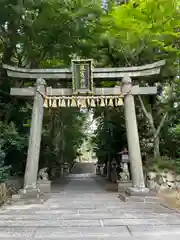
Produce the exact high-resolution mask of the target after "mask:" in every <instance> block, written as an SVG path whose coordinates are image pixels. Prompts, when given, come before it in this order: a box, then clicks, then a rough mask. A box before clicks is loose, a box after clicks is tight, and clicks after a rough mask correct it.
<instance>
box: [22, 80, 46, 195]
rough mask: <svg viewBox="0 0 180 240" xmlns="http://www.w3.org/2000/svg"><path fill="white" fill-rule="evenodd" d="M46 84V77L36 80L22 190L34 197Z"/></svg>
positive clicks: (35, 193)
mask: <svg viewBox="0 0 180 240" xmlns="http://www.w3.org/2000/svg"><path fill="white" fill-rule="evenodd" d="M45 84H46V82H45V80H44V79H41V78H39V79H37V81H36V93H35V97H34V104H33V110H32V120H31V128H30V136H29V146H28V153H27V161H26V170H25V176H24V189H23V190H22V191H21V192H23V193H24V194H27V193H28V195H33V196H34V197H35V196H37V194H38V193H39V189H38V188H37V185H36V181H37V175H38V166H39V154H40V145H41V131H42V123H43V114H44V108H43V102H44V100H43V96H42V94H44V93H45Z"/></svg>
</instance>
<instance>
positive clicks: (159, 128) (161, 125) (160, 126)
mask: <svg viewBox="0 0 180 240" xmlns="http://www.w3.org/2000/svg"><path fill="white" fill-rule="evenodd" d="M167 116H168V113H167V112H166V113H165V114H164V116H163V117H162V119H161V122H160V124H159V126H158V128H157V130H156V133H155V136H154V141H155V140H156V138H157V137H158V136H159V133H160V131H161V129H162V127H163V125H164V122H165V120H166V119H167Z"/></svg>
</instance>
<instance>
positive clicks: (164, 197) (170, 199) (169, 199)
mask: <svg viewBox="0 0 180 240" xmlns="http://www.w3.org/2000/svg"><path fill="white" fill-rule="evenodd" d="M105 190H106V191H109V192H117V191H118V188H117V184H116V183H107V184H106V185H105ZM157 195H158V197H159V199H160V201H161V202H162V203H164V204H166V205H167V206H168V207H170V208H176V209H180V190H179V191H177V190H176V189H172V190H164V191H161V192H159V193H158V194H157Z"/></svg>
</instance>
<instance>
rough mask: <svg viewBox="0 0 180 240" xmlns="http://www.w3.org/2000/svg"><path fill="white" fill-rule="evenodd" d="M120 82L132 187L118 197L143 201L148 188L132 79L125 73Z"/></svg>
mask: <svg viewBox="0 0 180 240" xmlns="http://www.w3.org/2000/svg"><path fill="white" fill-rule="evenodd" d="M122 83H123V92H126V93H127V94H126V95H125V96H124V111H125V122H126V132H127V141H128V152H129V159H130V166H131V175H132V187H131V188H128V189H127V190H126V191H125V193H124V194H120V196H119V197H120V198H121V199H122V200H123V201H128V200H129V198H130V197H132V198H134V200H138V202H139V201H143V202H144V201H145V199H146V200H147V198H146V196H149V195H150V192H149V189H148V188H146V186H145V179H144V173H143V165H142V158H141V150H140V143H139V134H138V127H137V119H136V110H135V104H134V96H133V94H132V93H131V89H132V80H131V78H130V77H129V76H128V75H127V76H124V78H123V79H122ZM149 199H150V198H149Z"/></svg>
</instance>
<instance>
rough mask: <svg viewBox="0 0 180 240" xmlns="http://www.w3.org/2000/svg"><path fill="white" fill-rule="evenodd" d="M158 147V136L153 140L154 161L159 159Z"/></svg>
mask: <svg viewBox="0 0 180 240" xmlns="http://www.w3.org/2000/svg"><path fill="white" fill-rule="evenodd" d="M159 145H160V139H159V136H157V137H156V139H155V140H154V158H155V159H158V158H160V150H159Z"/></svg>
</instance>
